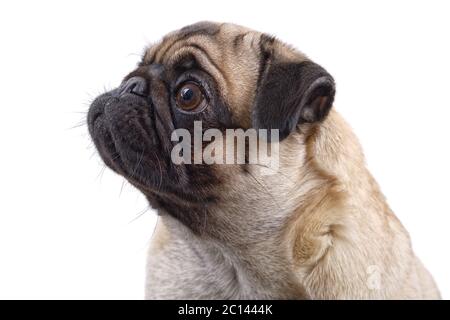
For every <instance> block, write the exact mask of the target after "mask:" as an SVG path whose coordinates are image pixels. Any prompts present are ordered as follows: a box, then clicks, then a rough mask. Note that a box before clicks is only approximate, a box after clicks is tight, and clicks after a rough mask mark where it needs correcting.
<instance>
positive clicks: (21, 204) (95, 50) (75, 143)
mask: <svg viewBox="0 0 450 320" xmlns="http://www.w3.org/2000/svg"><path fill="white" fill-rule="evenodd" d="M449 16H450V10H449V5H448V1H422V2H415V1H395V2H394V1H372V2H370V3H369V2H363V1H329V2H323V1H310V2H301V1H289V2H287V1H286V2H284V1H280V0H277V1H269V2H264V1H242V0H240V1H229V0H227V1H220V2H219V1H204V2H197V1H192V0H191V1H180V2H176V1H174V0H168V1H150V0H147V1H142V2H134V1H121V2H115V1H102V2H100V1H95V2H94V1H86V2H82V1H72V2H66V1H54V2H49V1H28V2H23V1H8V2H6V1H2V2H1V4H0V121H1V124H0V142H1V155H0V170H1V175H0V197H1V198H0V298H44V299H46V298H62V299H65V298H87V299H91V298H106V299H109V298H137V299H140V298H142V297H143V289H144V262H145V253H146V247H147V245H148V242H149V239H150V237H151V234H152V232H153V228H154V224H155V221H156V215H155V213H154V212H153V211H151V210H149V211H147V212H145V213H144V214H142V215H141V216H140V217H139V218H137V219H136V220H133V219H134V218H135V217H137V216H139V215H140V212H142V211H143V210H145V208H146V207H147V204H146V202H145V201H144V199H143V197H142V196H141V195H140V194H139V193H138V192H137V191H136V190H135V189H133V188H132V187H131V186H130V185H128V184H126V183H125V185H124V187H123V188H122V182H123V179H122V178H121V177H119V176H117V175H115V174H113V173H112V172H111V171H109V170H108V169H106V170H103V169H102V168H103V165H102V164H101V162H100V160H99V157H98V156H97V155H96V153H95V150H94V148H93V147H92V145H91V144H90V142H89V138H88V135H87V128H86V126H85V125H82V126H81V127H76V128H74V129H71V127H74V126H76V125H78V124H80V123H81V124H83V123H84V117H85V114H84V113H85V112H86V110H87V109H88V105H89V102H90V101H91V99H92V98H93V97H95V96H96V95H97V94H98V93H101V92H102V91H103V90H104V88H112V87H114V86H116V85H117V84H119V82H120V80H121V78H122V77H123V76H124V75H126V74H127V73H128V72H129V71H131V70H132V68H133V67H134V66H135V64H136V62H137V61H138V59H139V55H140V53H141V52H142V49H143V47H144V46H145V45H147V44H148V43H149V42H150V41H156V40H158V39H159V38H160V37H161V36H162V35H164V34H165V33H167V32H168V31H171V30H174V29H177V28H179V27H182V26H184V25H186V24H190V23H193V22H196V21H198V20H214V21H228V22H235V23H239V24H243V25H246V26H249V27H251V28H254V29H257V30H261V31H265V32H269V33H272V34H274V35H276V36H277V37H279V38H280V39H282V40H284V41H286V42H289V43H291V44H293V45H295V46H296V47H297V48H299V49H300V50H301V51H303V52H305V53H306V54H308V55H309V56H310V57H311V58H312V59H313V60H315V61H316V62H318V63H320V64H321V65H322V66H324V67H325V68H326V69H328V71H329V72H330V73H331V74H332V75H333V76H334V77H335V79H336V82H337V97H336V102H335V107H336V108H337V109H338V110H339V111H340V112H341V113H342V114H343V115H344V116H345V118H346V119H347V120H348V122H349V123H350V124H351V125H352V127H353V128H354V130H355V131H356V133H357V135H358V136H359V138H360V140H361V142H362V145H363V146H364V149H365V153H366V156H367V159H368V165H369V167H370V169H371V171H372V173H373V174H374V176H375V177H376V178H377V180H378V182H379V183H380V185H381V188H382V190H383V192H384V193H385V194H386V196H387V198H388V201H389V203H390V205H391V206H392V208H393V209H394V211H395V213H396V214H397V215H398V216H399V218H400V219H401V221H402V222H403V223H404V224H405V226H406V227H407V229H408V230H409V231H410V233H411V236H412V239H413V244H414V248H415V250H416V252H417V254H418V255H419V256H420V258H421V259H422V260H423V261H424V263H425V264H426V266H427V267H428V268H429V269H430V270H431V272H432V273H433V275H434V277H435V279H436V281H437V283H438V285H439V287H440V289H441V291H442V294H443V297H444V298H450V281H449V280H450V276H449V274H448V270H450V258H449V248H448V246H449V244H450V232H449V221H450V199H449V198H450V194H449V181H450V169H449V167H448V166H449V164H450V151H449V145H450V144H449V140H450V126H449V121H450V105H449V85H450V83H449V78H450V58H449V57H450V46H449V30H450V19H449ZM121 190H122V191H121Z"/></svg>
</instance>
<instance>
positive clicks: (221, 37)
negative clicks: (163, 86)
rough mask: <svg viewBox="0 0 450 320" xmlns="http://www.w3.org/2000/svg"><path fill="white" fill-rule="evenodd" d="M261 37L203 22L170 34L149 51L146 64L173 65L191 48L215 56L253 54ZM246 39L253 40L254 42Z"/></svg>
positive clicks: (233, 27) (228, 26) (250, 32)
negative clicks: (220, 54) (181, 54)
mask: <svg viewBox="0 0 450 320" xmlns="http://www.w3.org/2000/svg"><path fill="white" fill-rule="evenodd" d="M260 35H261V34H260V33H258V32H256V31H253V30H250V29H247V28H245V27H242V26H238V25H234V24H229V23H220V24H219V23H215V22H199V23H196V24H193V25H190V26H186V27H184V28H182V29H180V30H177V31H174V32H171V33H169V34H168V35H166V36H165V37H164V38H163V39H162V40H161V41H160V42H159V43H157V44H155V45H153V46H151V47H150V48H149V49H148V50H147V51H146V53H145V56H144V61H143V62H144V63H149V64H150V63H161V64H167V63H170V62H171V60H173V59H174V58H175V57H176V56H177V53H178V52H177V51H178V50H179V49H180V48H184V47H189V46H192V47H194V48H197V49H199V50H203V52H204V53H205V52H207V53H208V54H210V55H212V56H213V57H215V56H218V53H219V52H218V51H223V50H227V49H235V50H234V51H236V49H240V50H246V49H247V50H250V51H251V50H252V49H258V48H252V47H253V44H254V43H255V41H257V40H258V38H259V37H260ZM244 40H250V42H248V41H244ZM243 45H244V46H243ZM246 45H247V46H246ZM230 46H232V48H230ZM227 51H229V50H227ZM249 53H250V52H249Z"/></svg>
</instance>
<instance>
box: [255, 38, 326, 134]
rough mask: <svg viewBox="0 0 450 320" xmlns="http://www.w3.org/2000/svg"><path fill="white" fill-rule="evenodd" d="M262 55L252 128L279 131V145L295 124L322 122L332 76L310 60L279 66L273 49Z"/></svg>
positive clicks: (283, 62) (279, 63) (284, 63)
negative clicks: (263, 63) (263, 64)
mask: <svg viewBox="0 0 450 320" xmlns="http://www.w3.org/2000/svg"><path fill="white" fill-rule="evenodd" d="M272 42H273V40H272ZM261 50H267V49H265V48H264V49H261ZM262 54H265V55H266V58H265V59H266V63H265V66H264V68H263V70H262V72H261V74H260V80H259V85H258V88H257V91H256V96H255V102H254V106H253V115H252V121H253V127H254V128H255V129H268V130H269V131H270V129H279V139H280V141H281V140H282V139H284V138H286V137H287V136H288V135H289V134H290V133H291V132H292V131H293V130H295V128H296V126H297V125H298V124H302V123H314V122H319V121H322V120H323V119H325V117H326V116H327V114H328V112H329V111H330V109H331V106H332V104H333V100H334V94H335V84H334V80H333V78H332V77H331V75H330V74H329V73H328V72H327V71H326V70H325V69H324V68H322V67H321V66H319V65H318V64H316V63H314V62H312V61H309V60H305V61H302V62H291V61H287V62H286V61H281V62H279V61H277V59H276V58H275V57H274V55H273V49H272V52H267V51H265V52H262ZM279 60H281V59H279ZM269 137H270V134H269Z"/></svg>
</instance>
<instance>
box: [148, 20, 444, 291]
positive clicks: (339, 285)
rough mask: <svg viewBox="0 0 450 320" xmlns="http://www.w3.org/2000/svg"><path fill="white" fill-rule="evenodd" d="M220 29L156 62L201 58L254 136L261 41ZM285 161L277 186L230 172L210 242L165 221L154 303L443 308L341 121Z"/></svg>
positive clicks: (282, 52)
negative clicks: (333, 302) (375, 303)
mask: <svg viewBox="0 0 450 320" xmlns="http://www.w3.org/2000/svg"><path fill="white" fill-rule="evenodd" d="M219 28H220V31H219V32H218V33H217V34H215V35H214V37H213V38H211V37H210V36H203V35H194V36H192V37H188V38H186V39H182V40H180V39H178V33H176V32H175V33H172V34H170V35H169V36H168V37H166V38H164V40H163V41H162V42H161V43H160V44H159V45H157V46H154V47H152V48H151V49H150V50H149V51H148V53H147V55H146V58H145V59H146V61H159V62H160V63H165V64H168V65H170V64H171V63H173V62H174V61H176V59H178V58H179V57H180V56H181V55H183V54H186V52H191V53H192V54H194V55H195V56H196V57H198V60H199V61H200V62H201V64H202V65H203V66H204V67H205V68H207V69H208V70H209V71H210V72H211V74H212V75H213V76H214V78H215V79H216V81H217V82H218V83H219V84H220V90H221V92H222V94H223V96H224V97H225V98H226V100H227V101H228V103H229V106H230V108H231V109H232V114H233V116H234V117H235V120H236V121H238V122H239V123H240V124H241V126H242V127H244V128H245V127H249V126H250V116H251V108H252V103H253V99H254V93H255V90H256V84H257V79H258V72H259V65H258V57H259V55H260V48H259V46H258V40H259V37H261V34H260V33H258V32H254V31H251V30H249V29H246V28H242V27H239V26H236V25H229V24H222V25H220V27H219ZM238 35H241V39H240V41H239V43H238V46H237V47H236V46H234V45H233V40H234V39H236V37H237V36H238ZM192 44H197V45H199V46H201V47H202V48H203V49H204V50H205V51H207V52H208V54H209V56H210V58H211V59H212V60H213V61H212V62H213V63H212V62H211V61H210V60H208V59H207V58H206V57H204V56H203V54H202V52H201V51H199V50H197V49H195V48H194V47H192ZM168 48H170V49H169V50H168ZM273 50H274V52H275V53H276V55H278V57H281V58H282V59H285V60H286V61H303V60H305V59H307V58H306V57H305V56H304V55H303V54H301V53H299V52H298V51H296V50H294V49H292V48H290V47H288V46H286V45H284V44H282V43H281V42H279V41H275V43H274V45H273ZM214 64H215V65H216V66H214ZM279 152H280V154H279V155H280V168H279V171H278V172H276V174H273V175H262V174H261V171H260V170H261V168H260V167H258V166H256V165H251V166H249V170H250V173H251V175H244V174H242V171H241V168H240V167H239V166H237V165H229V166H226V167H222V168H220V169H219V170H220V172H221V174H222V175H223V177H222V178H223V181H224V183H223V185H222V190H221V194H222V195H223V196H224V201H223V203H220V204H217V205H216V207H214V208H213V209H214V212H215V214H214V217H213V218H211V219H210V220H208V221H206V220H205V228H206V229H207V232H206V233H205V234H203V235H202V236H198V235H195V234H193V233H192V232H191V231H190V230H189V229H188V228H186V227H185V226H183V225H182V224H181V223H180V222H179V221H177V220H176V219H174V218H172V217H171V216H170V215H163V216H162V217H161V218H160V221H159V222H158V227H157V229H156V231H155V234H154V237H153V245H152V246H151V248H150V252H149V264H148V268H149V272H148V279H147V294H146V296H147V298H247V299H248V298H312V299H437V298H439V292H438V290H437V287H436V285H435V284H434V282H433V279H432V278H431V276H430V274H429V273H428V271H427V270H426V269H425V268H424V267H423V266H422V264H421V263H420V261H419V260H418V259H417V258H416V256H415V255H414V253H413V251H412V248H411V243H410V239H409V235H408V233H407V231H406V230H405V229H404V227H403V226H402V225H401V223H400V222H399V220H398V219H397V218H396V217H395V215H394V214H393V213H392V211H391V210H390V208H389V206H388V205H387V203H386V200H385V198H384V196H383V195H382V193H381V192H380V190H379V187H378V185H377V183H376V182H375V180H374V179H373V178H372V176H371V175H370V173H369V172H368V170H367V168H366V166H365V162H364V156H363V153H362V149H361V147H360V145H359V142H358V140H357V138H356V137H355V136H354V134H353V133H352V131H351V129H350V128H349V126H348V125H347V124H346V123H345V121H344V120H343V119H342V118H341V117H340V115H339V114H338V113H337V112H336V111H334V110H332V111H331V112H330V114H329V115H328V117H327V118H326V120H325V121H324V122H323V123H320V124H314V125H310V124H304V125H301V126H299V127H298V130H297V132H295V133H292V134H291V135H290V136H289V137H288V138H286V139H285V140H284V141H282V142H281V143H280V151H279ZM205 219H206V218H205Z"/></svg>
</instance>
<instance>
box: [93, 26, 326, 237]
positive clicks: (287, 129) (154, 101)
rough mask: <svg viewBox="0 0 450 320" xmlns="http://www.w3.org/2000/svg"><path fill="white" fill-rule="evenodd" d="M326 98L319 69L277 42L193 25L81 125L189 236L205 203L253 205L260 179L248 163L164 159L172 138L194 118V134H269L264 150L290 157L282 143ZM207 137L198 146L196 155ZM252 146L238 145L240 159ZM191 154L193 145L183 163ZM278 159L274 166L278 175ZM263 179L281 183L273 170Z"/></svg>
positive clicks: (163, 44)
mask: <svg viewBox="0 0 450 320" xmlns="http://www.w3.org/2000/svg"><path fill="white" fill-rule="evenodd" d="M334 93H335V88H334V81H333V78H332V77H331V76H330V75H329V74H328V72H327V71H326V70H325V69H323V68H322V67H320V66H319V65H317V64H316V63H314V62H312V61H311V60H310V59H308V58H307V57H306V56H305V55H303V54H302V53H300V52H298V51H296V50H295V49H293V48H291V47H289V46H287V45H285V44H283V43H281V42H280V41H278V40H277V39H275V38H273V37H271V36H268V35H266V34H263V33H259V32H256V31H252V30H249V29H246V28H243V27H240V26H236V25H233V24H217V23H210V22H201V23H197V24H194V25H191V26H188V27H185V28H182V29H180V30H178V31H175V32H173V33H170V34H169V35H167V36H166V37H164V38H163V39H162V41H160V42H159V43H157V44H155V45H153V46H151V47H149V48H148V49H147V50H146V51H145V53H144V55H143V58H142V61H141V62H140V63H139V64H138V66H137V68H136V69H135V70H133V71H132V72H131V73H129V74H128V75H127V76H126V77H125V78H124V80H123V82H122V84H120V86H119V87H118V88H116V89H114V90H112V91H110V92H107V93H104V94H102V95H101V96H99V97H98V98H96V99H95V101H94V102H93V103H92V105H91V106H90V110H89V114H88V126H89V132H90V134H91V136H92V139H93V141H94V143H95V146H96V148H97V150H98V151H99V154H100V156H101V157H102V159H103V161H104V162H105V163H106V165H107V166H108V167H110V168H111V169H112V170H114V171H115V172H117V173H118V174H120V175H123V176H124V177H125V178H126V179H127V180H128V181H129V182H130V183H131V184H133V185H134V186H136V187H137V188H138V189H139V190H141V191H142V192H143V193H144V194H145V195H146V196H147V198H148V199H149V201H150V203H151V204H152V206H154V207H157V208H161V209H162V211H163V212H167V213H169V214H171V215H173V216H175V217H176V218H177V219H179V220H181V221H182V222H183V223H185V224H186V225H188V226H189V227H191V228H192V229H193V230H198V229H199V227H198V225H199V224H201V223H202V222H200V221H203V220H202V219H204V217H205V216H211V215H212V214H211V210H212V209H213V208H214V207H215V206H223V205H225V204H228V205H231V203H233V204H234V205H236V206H239V205H240V204H243V203H244V202H246V201H247V202H249V201H250V202H251V201H258V192H257V191H254V190H260V189H261V187H260V185H261V179H259V178H260V176H259V174H258V173H257V172H256V171H254V169H253V166H252V165H251V164H249V163H248V161H246V162H245V163H243V164H232V165H229V164H225V165H220V164H206V163H203V162H202V163H193V164H187V163H181V164H179V163H174V161H173V148H174V146H175V145H176V142H174V141H173V139H172V138H173V132H175V131H176V130H180V129H181V130H184V131H183V132H188V133H191V134H192V135H195V130H196V128H195V125H194V123H195V122H197V121H198V122H201V125H202V127H201V132H205V131H206V130H208V129H215V130H218V132H222V133H225V132H226V130H227V129H228V130H229V129H243V130H247V129H267V130H268V131H269V133H270V132H275V130H274V129H277V132H278V133H279V136H278V140H277V141H270V138H268V139H267V140H268V141H269V142H270V143H269V144H278V145H279V147H280V155H281V156H283V155H288V156H289V157H291V158H292V157H295V156H296V153H298V152H301V148H303V147H300V146H298V147H292V146H293V142H292V138H290V137H299V136H302V135H305V134H306V133H305V132H306V131H305V130H302V128H311V127H312V126H320V124H321V122H322V121H323V120H324V119H325V117H326V116H327V114H328V112H329V110H330V108H331V106H332V102H333V98H334ZM268 136H271V135H270V134H269V135H268ZM194 140H195V138H194V139H192V141H191V142H192V144H193V143H194ZM217 140H218V139H215V140H214V141H213V140H212V139H210V140H209V141H204V140H202V141H201V145H202V150H204V148H205V147H207V146H208V145H211V144H214V143H217V142H218V141H217ZM297 142H298V141H297ZM300 144H301V143H300ZM256 149H257V148H256ZM251 150H253V151H251ZM254 150H255V148H253V149H252V148H251V147H250V148H249V149H248V150H247V149H245V152H246V156H245V159H246V160H248V153H251V152H254ZM200 152H202V151H200ZM229 152H230V151H229V150H225V154H226V153H229ZM196 153H198V150H197V151H196V150H195V148H193V149H192V150H191V152H190V154H189V155H188V158H194V157H195V156H196ZM197 155H198V154H197ZM184 156H185V157H186V155H184ZM288 162H289V161H288ZM288 162H286V161H284V162H283V161H281V163H280V166H281V169H283V168H284V169H286V167H288V166H290V165H289V164H288ZM289 163H292V159H291V161H290V162H289ZM299 163H300V161H299ZM297 167H298V164H297ZM293 170H295V169H293ZM281 171H283V170H281ZM284 172H285V173H286V172H288V174H290V173H289V171H286V170H284ZM291 173H292V172H291ZM271 179H272V181H274V179H276V180H277V181H283V180H284V179H285V178H283V176H282V175H281V173H274V175H273V176H272V178H271ZM280 183H281V182H277V183H275V184H274V185H280ZM262 184H265V182H264V181H263V182H262ZM237 185H239V186H237ZM233 190H234V191H236V190H239V191H236V192H233ZM252 190H253V191H252ZM271 191H274V190H271ZM275 191H276V190H275ZM252 192H253V195H252V196H250V195H249V193H252ZM267 201H269V200H267Z"/></svg>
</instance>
